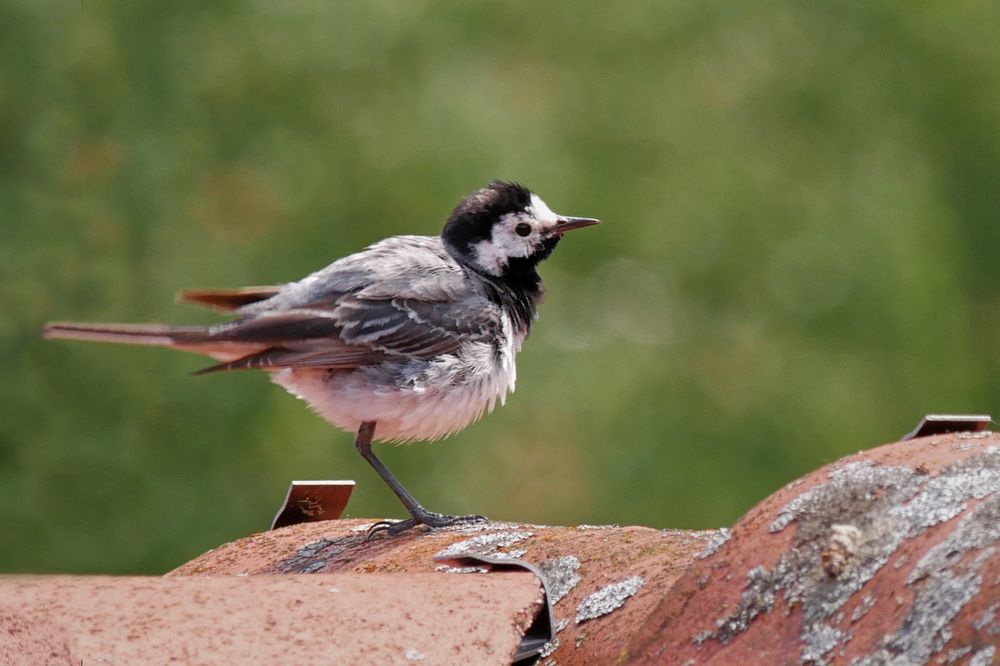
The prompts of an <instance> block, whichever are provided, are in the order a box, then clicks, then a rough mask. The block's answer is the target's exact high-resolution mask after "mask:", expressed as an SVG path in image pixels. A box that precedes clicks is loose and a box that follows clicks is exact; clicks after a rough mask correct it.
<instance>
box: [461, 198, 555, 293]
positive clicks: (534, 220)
mask: <svg viewBox="0 0 1000 666" xmlns="http://www.w3.org/2000/svg"><path fill="white" fill-rule="evenodd" d="M558 221H559V216H558V215H556V214H555V213H553V212H552V210H551V209H550V208H549V207H548V205H546V203H545V202H544V201H542V199H541V197H539V196H538V195H537V194H532V195H531V204H529V205H528V208H527V210H525V211H524V212H520V213H507V214H506V215H504V216H503V217H501V218H500V220H499V222H498V223H497V224H495V225H494V226H493V233H492V236H491V238H490V240H486V241H480V242H478V243H476V244H475V245H473V246H472V252H473V255H474V256H475V260H476V263H477V264H478V266H479V268H481V269H482V270H483V271H485V272H486V273H488V274H490V275H497V276H499V275H503V272H504V269H506V268H507V264H508V263H509V261H510V259H512V258H516V257H527V256H530V255H532V254H534V252H535V250H536V249H538V246H539V244H540V243H541V240H542V232H543V231H545V230H546V229H549V228H551V227H554V226H555V225H556V224H557V223H558ZM519 224H529V225H531V233H530V234H528V235H527V236H522V235H520V234H518V233H517V231H516V229H517V225H519Z"/></svg>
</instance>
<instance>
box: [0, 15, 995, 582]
mask: <svg viewBox="0 0 1000 666" xmlns="http://www.w3.org/2000/svg"><path fill="white" fill-rule="evenodd" d="M70 4H71V5H72V3H70ZM998 29H1000V5H995V4H991V3H977V2H955V3H912V2H874V3H872V2H811V3H793V2H764V3H703V2H672V3H667V2H642V3H640V2H636V3H629V4H628V5H621V4H615V3H529V2H501V3H457V2H435V3H427V2H396V1H390V0H386V1H383V2H367V1H365V2H331V3H321V2H304V1H299V2H252V3H251V2H207V3H206V2H168V3H139V2H136V3H131V2H107V3H90V2H88V3H85V4H84V8H83V9H82V10H81V9H80V8H79V6H75V7H74V8H73V9H71V10H69V11H68V13H67V11H66V10H65V8H62V9H60V8H58V7H57V6H54V5H52V4H50V3H44V2H29V1H28V0H20V1H14V2H6V3H3V4H0V100H2V103H0V148H2V149H0V276H2V280H0V308H2V312H3V313H4V316H3V317H2V318H0V342H2V344H0V355H2V359H0V361H2V367H3V381H2V382H0V507H2V508H0V570H3V571H69V572H114V573H119V572H159V571H163V570H165V569H168V568H170V567H172V566H175V565H177V564H180V563H181V562H184V561H185V560H187V559H189V558H191V557H193V556H194V555H197V554H198V553H200V552H202V551H204V550H206V549H208V548H211V547H214V546H216V545H218V544H220V543H222V542H224V541H227V540H230V539H234V538H237V537H239V536H242V535H245V534H247V533H250V532H253V531H257V530H260V529H262V528H264V527H265V526H266V525H267V524H268V522H269V520H270V518H271V516H272V514H273V511H274V510H275V509H276V505H277V503H278V502H279V501H280V499H281V497H282V496H283V493H284V490H285V488H286V486H287V483H288V481H289V480H290V479H293V478H331V477H332V478H355V479H357V480H358V481H359V486H358V489H357V491H356V494H355V497H354V500H353V501H352V504H351V506H350V507H349V513H350V514H351V515H354V516H374V517H381V516H386V515H400V513H401V509H400V507H399V506H398V504H397V503H396V501H395V499H394V498H393V497H392V496H391V495H390V493H389V492H388V490H387V489H385V488H384V487H383V486H382V485H381V483H380V482H379V481H378V479H377V478H376V477H375V475H374V474H373V473H372V472H371V471H370V470H369V469H367V467H366V466H365V464H364V463H363V461H361V460H360V458H358V456H357V455H356V453H355V452H354V450H353V447H352V446H351V437H350V436H349V435H347V434H344V433H339V432H335V431H334V430H332V429H331V428H329V427H328V426H326V425H325V424H324V423H322V422H321V421H320V420H319V419H318V418H317V417H315V416H314V415H312V414H310V413H309V412H308V411H307V410H306V408H305V407H304V406H303V405H302V404H301V403H300V402H298V401H296V400H294V399H293V398H291V397H289V396H288V395H286V394H284V392H283V391H282V390H280V389H279V388H277V387H274V386H271V385H269V384H268V382H267V379H266V377H265V376H263V375H256V374H250V373H246V374H232V375H226V376H212V377H204V378H197V379H192V378H188V377H186V374H187V373H188V372H189V371H191V370H195V369H197V368H199V367H201V366H202V365H203V362H202V360H201V359H196V358H194V357H188V356H184V355H180V354H174V353H171V352H168V351H163V350H155V349H141V348H115V347H111V346H96V345H85V344H82V343H80V344H76V343H65V342H43V341H42V340H41V339H40V337H39V329H40V328H41V325H42V324H43V323H44V322H45V321H46V320H49V319H80V320H89V321H102V320H105V321H130V320H134V321H154V320H164V321H177V322H180V321H188V322H206V321H212V316H211V315H210V314H207V313H200V312H196V311H190V310H188V309H186V308H182V307H178V306H176V305H174V304H173V303H172V294H173V292H174V291H175V290H176V289H179V288H182V287H200V286H241V285H245V284H264V283H271V282H282V281H287V280H291V279H296V278H298V277H300V276H302V275H304V274H305V273H307V272H309V271H311V270H313V269H315V268H318V267H320V266H323V265H325V264H326V263H328V262H329V261H330V260H332V259H335V258H337V257H340V256H343V255H345V254H347V253H350V252H352V251H355V250H357V249H360V248H362V247H363V246H365V245H366V244H368V243H369V242H372V241H375V240H377V239H380V238H382V237H384V236H387V235H391V234H399V233H425V234H432V233H436V232H437V231H438V229H439V227H440V225H441V223H442V222H443V220H444V218H445V217H446V215H447V213H448V212H449V210H450V208H451V206H452V205H453V204H454V203H455V202H456V201H457V200H458V199H459V197H461V196H462V195H464V194H465V193H466V192H468V191H470V190H472V189H474V188H476V187H479V186H480V185H482V184H483V183H484V182H486V181H487V180H489V179H492V178H495V177H500V178H515V179H518V180H521V181H523V182H525V183H526V184H528V185H529V186H531V187H532V188H534V189H535V190H537V191H538V192H539V193H541V194H542V196H543V197H544V198H545V199H546V200H547V201H548V202H549V203H550V204H551V205H552V207H553V208H554V209H555V210H558V211H563V212H565V213H567V214H577V215H589V216H595V217H600V218H602V219H603V220H604V221H605V224H604V225H603V226H601V227H598V228H597V229H594V230H591V231H586V232H581V233H580V235H579V236H575V237H573V238H571V239H567V241H566V242H565V243H564V244H563V246H561V247H560V248H559V251H558V252H557V253H556V255H555V256H554V257H553V259H552V260H551V261H549V262H548V263H547V264H546V265H544V266H543V267H542V268H543V271H542V272H543V275H544V277H545V278H546V280H547V285H548V292H549V298H548V302H547V303H545V304H544V305H543V306H542V308H541V318H540V320H539V322H538V325H537V327H536V329H535V333H534V334H533V336H532V338H531V339H530V340H529V341H528V343H527V345H526V347H525V350H524V352H523V353H522V355H521V357H520V359H519V370H520V388H519V389H518V392H517V393H516V394H515V395H514V396H513V397H512V398H511V399H510V400H509V401H508V405H507V406H506V407H505V408H503V409H501V410H499V411H498V412H497V413H495V414H493V415H492V416H490V417H489V418H487V419H486V420H485V421H483V422H482V423H480V424H478V425H476V426H473V427H471V428H469V429H468V430H466V431H465V432H464V433H462V434H461V435H459V436H456V437H453V438H451V439H450V440H447V441H446V442H443V443H439V444H435V445H425V444H418V445H414V446H412V447H407V448H405V449H393V448H389V447H385V448H383V453H384V457H385V459H386V461H387V463H388V464H389V466H390V467H391V468H392V469H394V470H396V472H397V473H398V474H399V476H400V477H401V479H403V481H404V482H405V483H406V484H407V485H408V486H409V487H410V489H411V490H412V491H413V492H414V494H415V495H416V496H417V497H419V498H421V499H422V500H423V501H424V502H425V503H426V504H427V505H428V506H429V507H430V508H432V509H436V510H440V511H449V512H460V513H462V512H482V513H485V514H487V515H489V516H491V517H493V518H495V519H509V520H523V521H530V522H549V523H579V522H587V523H597V522H605V521H610V522H617V523H623V524H626V523H637V524H646V525H652V526H659V527H715V526H719V525H724V524H728V523H730V522H731V521H733V520H734V519H735V518H737V517H738V516H739V515H741V514H742V513H743V512H744V511H746V510H747V509H748V508H749V507H750V506H752V505H753V504H754V502H756V501H757V500H759V499H762V498H763V497H764V496H765V495H767V494H768V493H770V492H771V491H773V490H775V489H776V488H777V487H779V486H780V485H782V484H783V483H785V482H787V481H789V480H791V479H794V478H796V477H797V476H799V475H801V474H802V473H804V472H806V471H808V470H810V469H813V468H815V467H817V466H818V465H820V464H823V463H825V462H828V461H830V460H832V459H834V458H836V457H838V456H841V455H843V454H846V453H849V452H852V451H855V450H857V449H860V448H865V447H869V446H873V445H875V444H878V443H881V442H885V441H888V440H892V439H895V438H896V437H898V436H899V435H900V434H901V433H903V432H905V431H906V430H908V429H909V428H910V427H912V425H913V424H914V423H915V422H916V421H917V420H918V419H919V418H920V417H921V416H922V415H923V414H924V413H926V412H931V411H958V412H978V411H989V410H990V409H993V410H996V409H997V407H998V405H997V403H996V397H997V395H998V394H1000V391H998V389H1000V373H998V366H1000V346H998V344H997V341H998V339H1000V268H998V262H997V256H996V255H997V248H998V247H1000V224H998V220H1000V189H998V186H997V183H998V177H1000V114H998V111H997V110H998V109H1000V50H998V49H997V48H996V34H997V31H998Z"/></svg>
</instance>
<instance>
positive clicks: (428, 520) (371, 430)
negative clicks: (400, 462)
mask: <svg viewBox="0 0 1000 666" xmlns="http://www.w3.org/2000/svg"><path fill="white" fill-rule="evenodd" d="M374 434H375V421H365V422H364V423H362V424H361V427H359V428H358V433H357V435H356V436H355V437H354V447H355V448H356V449H357V450H358V453H360V454H361V457H362V458H364V459H365V460H367V461H368V464H369V465H371V466H372V467H373V468H374V469H375V471H376V472H378V475H379V476H381V477H382V480H383V481H385V483H386V485H388V486H389V487H390V488H392V492H394V493H396V497H398V498H399V501H401V502H402V503H403V506H405V507H406V510H407V511H409V512H410V516H412V517H411V518H410V519H409V520H402V521H399V522H391V521H387V520H383V521H379V522H377V523H375V524H374V525H372V527H371V528H370V529H369V530H368V536H369V537H370V536H372V535H374V534H375V533H377V532H380V531H382V530H385V531H386V532H388V533H390V534H399V533H400V532H403V531H405V530H408V529H409V528H411V527H414V526H415V525H427V526H428V527H448V526H449V525H456V524H458V523H472V522H481V521H485V520H486V518H485V517H484V516H478V515H473V516H449V515H446V514H443V513H435V512H433V511H428V510H427V509H425V508H424V507H423V506H422V505H421V504H420V502H418V501H417V500H416V498H414V497H413V495H411V494H410V491H408V490H407V489H406V488H404V487H403V484H402V483H400V482H399V480H398V479H397V478H396V477H395V475H394V474H393V473H392V472H390V471H389V468H388V467H386V466H385V465H384V464H382V461H381V460H379V459H378V458H377V457H376V456H375V453H374V452H372V436H373V435H374Z"/></svg>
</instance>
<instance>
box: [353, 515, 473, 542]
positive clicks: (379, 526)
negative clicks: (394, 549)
mask: <svg viewBox="0 0 1000 666" xmlns="http://www.w3.org/2000/svg"><path fill="white" fill-rule="evenodd" d="M487 521H489V518H487V517H486V516H481V515H479V514H474V515H468V516H449V515H448V514H444V513H435V512H433V511H424V512H421V513H416V514H414V515H413V517H412V518H407V519H406V520H380V521H378V522H377V523H375V524H374V525H372V526H371V527H369V528H368V538H369V539H371V538H372V537H374V536H375V535H376V534H379V533H380V532H385V533H386V534H388V535H389V536H398V535H400V534H402V533H403V532H405V531H406V530H408V529H410V528H411V527H416V526H417V525H426V526H427V527H429V528H431V529H437V528H439V527H451V526H452V525H461V524H463V523H484V522H487Z"/></svg>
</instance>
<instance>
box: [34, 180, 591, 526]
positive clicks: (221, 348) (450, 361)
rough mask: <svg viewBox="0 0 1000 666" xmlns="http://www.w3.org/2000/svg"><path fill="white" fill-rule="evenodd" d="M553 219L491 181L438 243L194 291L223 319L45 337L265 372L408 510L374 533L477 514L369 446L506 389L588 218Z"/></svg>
mask: <svg viewBox="0 0 1000 666" xmlns="http://www.w3.org/2000/svg"><path fill="white" fill-rule="evenodd" d="M597 223H598V221H597V220H594V219H591V218H586V217H565V216H562V215H556V214H555V213H553V212H552V211H551V210H550V209H549V207H548V206H547V205H546V204H545V202H544V201H542V200H541V199H540V198H539V197H538V196H537V195H536V194H533V193H532V192H531V191H530V190H528V189H527V188H526V187H524V186H522V185H519V184H517V183H511V182H501V181H495V182H493V183H490V185H489V186H487V187H485V188H483V189H481V190H479V191H477V192H474V193H472V194H470V195H469V196H468V197H466V198H465V199H464V200H463V201H462V202H461V203H460V204H459V205H458V206H457V207H456V208H455V210H454V211H453V212H452V214H451V216H450V217H449V218H448V221H447V223H446V224H445V225H444V229H443V230H442V232H441V235H440V236H394V237H392V238H387V239H385V240H383V241H380V242H378V243H375V244H374V245H371V246H369V247H368V248H367V249H366V250H364V251H362V252H359V253H357V254H352V255H350V256H347V257H344V258H343V259H340V260H338V261H335V262H334V263H332V264H330V265H329V266H327V267H326V268H324V269H322V270H319V271H317V272H315V273H313V274H312V275H309V276H308V277H306V278H304V279H302V280H299V281H298V282H291V283H288V284H285V285H282V286H275V287H248V288H244V289H219V290H216V289H211V290H190V291H182V292H180V294H178V299H179V300H181V301H187V302H191V303H197V304H201V305H207V306H211V307H213V308H215V309H218V310H224V311H231V312H233V313H234V314H235V315H236V319H235V320H233V321H230V322H228V323H224V324H218V325H215V326H167V325H162V324H78V323H59V322H56V323H50V324H48V325H46V326H45V329H44V335H45V337H47V338H73V339H78V340H95V341H101V342H122V343H131V344H141V345H158V346H164V347H173V348H175V349H182V350H185V351H191V352H196V353H199V354H205V355H207V356H210V357H212V358H213V359H215V360H217V361H219V364H218V365H213V366H212V367H209V368H206V369H204V370H201V371H199V372H197V373H195V374H205V373H210V372H217V371H221V370H242V369H251V368H254V369H261V370H265V371H266V372H268V373H269V374H270V376H271V379H272V380H274V381H275V382H276V383H277V384H280V385H281V386H283V387H285V389H287V390H288V391H289V392H291V393H292V394H294V395H296V396H298V397H299V398H302V399H303V400H305V401H306V402H307V403H308V404H309V405H310V406H311V407H312V408H313V409H315V410H316V411H317V412H318V413H319V414H320V415H321V416H322V417H323V418H325V419H326V420H327V421H329V422H330V423H332V424H333V425H335V426H337V427H338V428H342V429H344V430H347V431H349V432H352V433H355V440H354V443H355V446H356V447H357V449H358V452H359V453H361V455H362V456H363V457H364V459H365V460H367V461H368V463H369V464H370V465H371V466H372V467H374V468H375V471H376V472H378V473H379V475H380V476H381V477H382V479H383V480H384V481H385V482H386V483H387V484H388V485H389V487H390V488H392V490H393V492H395V493H396V495H397V496H398V497H399V499H400V500H401V501H402V502H403V504H404V505H405V506H406V509H407V510H408V511H409V512H410V516H412V517H411V518H410V519H409V520H404V521H400V522H397V523H380V524H379V525H378V526H377V527H378V528H379V529H388V530H389V531H390V532H392V533H398V532H401V531H403V530H405V529H407V528H409V527H412V526H414V525H417V524H424V525H427V526H429V527H443V526H447V525H452V524H455V523H458V522H465V521H475V520H485V519H484V518H483V517H482V516H449V515H444V514H439V513H434V512H431V511H428V510H427V509H425V508H424V507H423V506H421V505H420V503H419V502H417V500H416V499H414V497H413V495H411V494H410V493H409V492H408V491H407V490H406V489H405V488H404V487H403V486H402V484H401V483H400V482H399V481H398V480H397V479H396V477H395V476H394V475H393V474H392V473H391V472H390V471H389V470H388V469H387V468H386V467H385V465H383V464H382V462H381V461H380V460H379V459H378V458H377V457H376V456H375V454H374V453H373V452H372V448H371V444H372V440H373V439H377V440H381V441H390V442H408V441H413V440H435V439H439V438H441V437H445V436H447V435H450V434H452V433H455V432H458V431H460V430H462V429H463V428H465V427H466V426H468V425H469V424H470V423H473V422H474V421H476V420H477V419H479V417H481V416H482V415H483V413H484V412H487V411H492V409H493V407H494V405H495V404H496V401H497V400H498V399H499V400H500V402H501V404H502V403H503V402H504V399H505V398H506V396H507V393H509V392H510V391H513V390H514V379H515V375H516V371H515V367H514V357H515V355H516V354H517V352H518V351H519V350H520V349H521V343H522V342H523V341H524V338H525V337H526V336H527V335H528V329H529V328H530V327H531V323H532V321H533V320H534V318H535V307H536V305H537V304H538V301H539V299H540V297H541V295H542V280H541V278H540V277H539V276H538V273H537V271H536V266H537V265H538V263H539V262H540V261H542V260H544V259H546V258H547V257H548V256H549V254H551V253H552V250H553V249H555V247H556V245H557V244H558V243H559V240H560V238H562V235H563V234H564V233H566V232H567V231H570V230H573V229H582V228H584V227H589V226H591V225H594V224H597Z"/></svg>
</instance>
